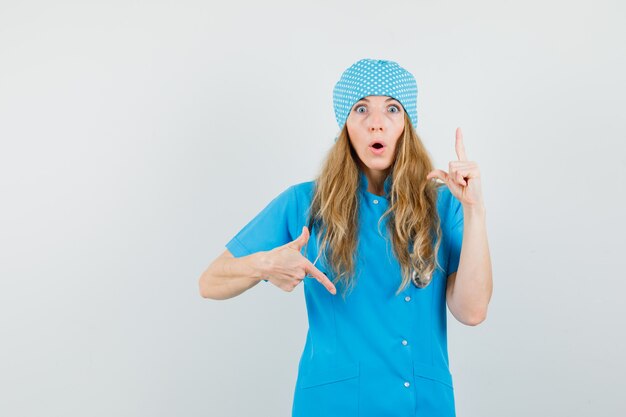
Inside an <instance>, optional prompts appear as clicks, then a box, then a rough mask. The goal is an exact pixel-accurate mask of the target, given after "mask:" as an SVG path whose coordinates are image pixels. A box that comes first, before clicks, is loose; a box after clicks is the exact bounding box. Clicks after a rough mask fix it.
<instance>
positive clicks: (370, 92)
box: [333, 58, 417, 140]
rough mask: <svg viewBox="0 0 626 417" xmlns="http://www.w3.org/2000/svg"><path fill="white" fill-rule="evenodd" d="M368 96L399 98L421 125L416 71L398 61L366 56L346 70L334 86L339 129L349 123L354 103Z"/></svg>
mask: <svg viewBox="0 0 626 417" xmlns="http://www.w3.org/2000/svg"><path fill="white" fill-rule="evenodd" d="M367 96H389V97H393V98H395V99H396V100H398V101H399V102H400V104H402V107H404V111H405V112H407V113H408V115H409V118H410V119H411V123H412V124H413V128H415V127H416V126H417V104H416V102H417V82H416V81H415V77H413V74H411V73H410V72H408V71H407V70H405V69H404V68H402V67H401V66H400V65H398V64H397V63H396V62H393V61H386V60H383V59H369V58H365V59H361V60H359V61H357V62H356V63H354V64H352V66H350V67H349V68H348V69H347V70H345V71H344V72H343V74H342V75H341V78H340V79H339V81H337V84H335V88H334V89H333V106H334V108H335V118H336V119H337V123H338V124H339V129H343V126H344V125H345V124H346V120H347V119H348V115H349V114H350V110H351V109H352V106H353V105H354V103H356V102H357V101H359V100H360V99H362V98H363V97H367ZM336 139H337V138H335V140H336Z"/></svg>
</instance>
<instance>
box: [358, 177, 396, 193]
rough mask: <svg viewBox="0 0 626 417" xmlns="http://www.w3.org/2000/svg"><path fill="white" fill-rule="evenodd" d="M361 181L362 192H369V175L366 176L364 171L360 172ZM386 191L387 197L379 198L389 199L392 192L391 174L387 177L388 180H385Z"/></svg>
mask: <svg viewBox="0 0 626 417" xmlns="http://www.w3.org/2000/svg"><path fill="white" fill-rule="evenodd" d="M359 179H360V181H359V183H360V186H359V188H360V190H361V191H364V192H369V191H367V186H368V181H367V175H365V172H364V171H362V170H359ZM384 189H385V195H384V196H379V197H382V198H387V196H388V195H389V193H390V192H391V174H389V175H387V178H385V183H384Z"/></svg>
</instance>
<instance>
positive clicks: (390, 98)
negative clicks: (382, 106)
mask: <svg viewBox="0 0 626 417" xmlns="http://www.w3.org/2000/svg"><path fill="white" fill-rule="evenodd" d="M391 100H395V101H398V100H396V99H395V98H393V97H389V98H388V99H387V100H385V102H387V101H391ZM359 101H367V102H368V103H369V100H368V99H366V98H365V97H364V98H362V99H360V100H359ZM359 101H357V103H358V102H359ZM398 103H399V101H398Z"/></svg>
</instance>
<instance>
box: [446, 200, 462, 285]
mask: <svg viewBox="0 0 626 417" xmlns="http://www.w3.org/2000/svg"><path fill="white" fill-rule="evenodd" d="M446 225H447V227H446V228H447V229H448V267H447V269H446V274H447V275H450V274H452V273H453V272H456V271H457V270H458V269H459V261H460V260H461V245H462V243H463V205H462V204H461V202H460V201H459V199H458V198H456V197H455V196H454V195H452V193H450V205H449V208H448V215H447V221H446Z"/></svg>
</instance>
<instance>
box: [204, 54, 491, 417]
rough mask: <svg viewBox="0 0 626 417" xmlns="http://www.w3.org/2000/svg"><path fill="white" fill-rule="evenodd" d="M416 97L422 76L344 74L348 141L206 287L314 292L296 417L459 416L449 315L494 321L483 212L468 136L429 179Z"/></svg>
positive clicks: (282, 198)
mask: <svg viewBox="0 0 626 417" xmlns="http://www.w3.org/2000/svg"><path fill="white" fill-rule="evenodd" d="M416 99H417V84H416V81H415V78H414V77H413V75H412V74H411V73H409V72H408V71H407V70H405V69H404V68H402V67H401V66H399V65H398V64H397V63H395V62H393V61H388V60H376V59H362V60H359V61H357V62H356V63H354V64H353V65H352V66H350V67H349V68H348V69H346V70H345V71H344V72H343V74H342V76H341V78H340V80H339V81H338V82H337V84H336V85H335V88H334V91H333V103H334V110H335V115H336V119H337V123H338V124H339V127H340V133H339V135H338V136H337V137H336V138H335V143H334V145H333V146H332V148H331V149H330V151H329V153H328V156H327V158H326V160H325V161H324V164H323V167H322V170H321V173H320V174H319V176H318V177H317V178H316V179H315V180H314V181H308V182H302V183H299V184H295V185H292V186H290V187H288V188H287V189H286V190H284V191H283V192H282V193H280V194H279V195H278V196H277V197H276V198H274V199H273V200H272V201H271V202H270V203H269V204H268V205H267V206H266V207H265V208H264V209H263V210H262V211H261V212H260V213H259V214H258V215H257V216H256V217H254V218H253V219H252V220H251V221H250V222H249V223H248V224H246V225H245V226H244V227H243V228H242V229H241V230H240V231H239V232H238V233H237V234H236V235H235V236H234V237H233V238H232V239H231V240H230V241H229V242H228V243H227V244H226V248H227V249H226V251H225V252H224V253H223V254H222V255H221V256H220V257H218V258H217V259H216V260H215V261H214V262H213V263H212V264H211V265H210V266H209V268H208V269H207V270H206V271H205V272H204V273H203V274H202V276H201V278H200V283H199V284H200V292H201V295H202V296H203V297H206V298H212V299H227V298H231V297H234V296H236V295H238V294H241V293H242V292H244V291H246V290H247V289H249V288H251V287H253V286H254V285H256V284H257V283H259V282H260V281H265V282H269V283H271V284H273V285H275V286H276V287H278V288H280V289H282V290H284V291H292V290H293V289H294V288H295V287H296V286H297V285H299V284H300V283H302V284H303V285H304V294H305V299H306V306H307V314H308V321H309V329H308V333H307V338H306V344H305V346H304V350H303V353H302V356H301V359H300V363H299V367H298V378H297V382H296V387H295V391H294V398H293V408H292V416H293V417H309V416H311V417H313V416H315V417H329V416H341V417H356V416H359V417H365V416H367V417H370V416H371V417H392V416H399V417H400V416H424V417H439V416H442V417H443V416H446V417H450V416H454V415H455V403H454V392H453V383H452V375H451V374H450V371H449V364H448V349H447V331H446V304H447V306H448V308H449V309H450V311H451V313H452V314H453V315H454V317H455V318H456V319H457V320H459V321H460V322H461V323H463V324H466V325H472V326H473V325H477V324H479V323H480V322H482V321H483V320H484V319H485V317H486V314H487V306H488V304H489V300H490V298H491V293H492V278H491V260H490V256H489V248H488V243H487V233H486V227H485V207H484V204H483V199H482V191H481V185H480V173H479V169H478V165H477V164H476V162H472V161H468V160H467V157H466V155H465V149H464V146H463V139H462V136H461V132H460V130H459V129H457V132H456V153H457V156H458V160H457V161H452V162H450V165H449V170H448V171H447V172H446V171H443V170H440V169H434V168H433V165H432V163H431V160H430V157H429V155H428V152H427V150H426V149H425V147H424V145H423V143H422V142H421V140H420V139H419V137H418V136H417V134H416V132H415V126H416V125H417V111H416ZM437 179H439V180H441V181H442V182H439V181H437Z"/></svg>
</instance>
